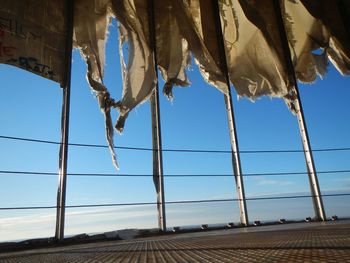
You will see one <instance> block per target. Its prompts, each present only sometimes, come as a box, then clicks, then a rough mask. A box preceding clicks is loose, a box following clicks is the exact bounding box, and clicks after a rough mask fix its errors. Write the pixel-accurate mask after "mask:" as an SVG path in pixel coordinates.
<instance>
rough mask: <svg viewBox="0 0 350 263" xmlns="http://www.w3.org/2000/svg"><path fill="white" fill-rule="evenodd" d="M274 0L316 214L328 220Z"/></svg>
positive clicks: (278, 9)
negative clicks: (292, 86) (292, 85)
mask: <svg viewBox="0 0 350 263" xmlns="http://www.w3.org/2000/svg"><path fill="white" fill-rule="evenodd" d="M273 1H274V8H275V12H276V15H277V21H278V27H279V33H280V37H281V42H282V47H283V50H284V55H285V61H286V64H287V69H288V72H289V73H290V74H291V75H292V83H293V84H294V90H293V94H291V95H292V96H291V97H292V99H293V106H294V108H295V113H296V115H297V119H298V124H299V130H300V134H301V140H302V143H303V148H304V155H305V161H306V167H307V171H308V176H309V182H310V189H311V195H312V201H313V206H314V210H315V216H316V218H317V219H318V220H323V221H325V220H326V213H325V211H324V207H323V201H322V196H321V191H320V186H319V183H318V179H317V174H316V169H315V163H314V159H313V156H312V150H311V146H310V139H309V134H308V131H307V127H306V122H305V118H304V112H303V107H302V105H301V101H300V95H299V89H298V82H297V79H296V75H295V71H294V66H293V62H292V58H291V52H290V49H289V44H288V38H287V33H286V30H285V27H284V22H283V17H282V13H281V6H280V3H279V0H273Z"/></svg>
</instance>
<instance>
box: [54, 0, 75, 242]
mask: <svg viewBox="0 0 350 263" xmlns="http://www.w3.org/2000/svg"><path fill="white" fill-rule="evenodd" d="M65 5H66V15H67V40H66V53H65V62H66V65H65V66H66V75H65V79H64V84H62V88H63V102H62V115H61V135H62V137H61V146H60V152H59V177H58V191H57V212H56V232H55V238H56V240H57V241H62V240H63V238H64V219H65V206H66V182H67V161H68V135H69V107H70V89H71V66H72V41H73V13H74V1H73V0H67V1H66V3H65Z"/></svg>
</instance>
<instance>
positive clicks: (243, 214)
mask: <svg viewBox="0 0 350 263" xmlns="http://www.w3.org/2000/svg"><path fill="white" fill-rule="evenodd" d="M212 3H213V10H214V15H215V28H216V33H217V41H218V47H219V54H220V64H221V68H222V70H223V73H224V74H225V79H226V85H227V94H225V95H224V99H225V105H226V112H227V119H228V125H229V130H230V139H231V151H232V166H233V172H234V176H235V181H236V190H237V195H238V200H239V210H240V220H241V224H242V225H245V226H247V225H249V219H248V212H247V203H246V198H245V191H244V183H243V175H242V168H241V160H240V153H239V148H238V140H237V131H236V124H235V118H234V111H233V102H232V95H231V85H230V79H229V73H228V67H227V60H226V53H225V44H224V38H223V34H222V26H221V19H220V11H219V3H218V1H217V0H212Z"/></svg>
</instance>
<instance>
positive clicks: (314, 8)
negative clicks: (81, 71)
mask: <svg viewBox="0 0 350 263" xmlns="http://www.w3.org/2000/svg"><path fill="white" fill-rule="evenodd" d="M213 3H215V1H209V0H162V1H154V5H155V6H154V14H155V17H154V20H155V28H154V32H155V39H156V43H155V44H156V54H155V53H154V50H152V48H151V43H150V40H151V36H150V25H149V21H150V19H149V12H148V5H147V4H148V1H146V0H76V1H75V10H74V12H75V17H74V47H76V48H78V49H79V50H80V52H81V54H82V56H83V57H84V59H85V60H86V64H87V80H88V83H89V85H90V86H91V88H92V90H93V91H94V93H95V94H96V97H97V99H98V103H99V106H100V108H101V110H102V112H103V114H104V116H105V127H106V138H107V142H108V145H109V148H110V151H111V153H112V160H113V164H114V165H115V166H116V167H117V166H118V165H117V161H116V155H115V152H114V144H113V124H112V118H111V110H112V109H113V108H117V109H118V110H119V117H118V119H117V123H116V125H115V128H116V130H117V131H118V132H122V131H123V129H124V125H125V121H126V118H127V116H128V114H129V112H130V111H131V110H132V109H133V108H135V107H136V106H137V105H139V104H141V103H143V102H145V101H146V100H148V99H149V98H150V96H151V95H152V93H153V91H154V89H155V87H156V83H157V74H156V70H155V69H156V68H157V67H158V68H159V70H160V72H161V75H162V77H163V79H164V81H165V84H164V87H163V93H164V94H165V96H167V97H168V98H169V99H172V98H173V87H174V86H182V87H186V86H189V85H190V80H189V78H188V76H187V73H186V70H187V68H188V66H189V65H190V61H191V60H192V58H193V59H194V60H195V61H196V63H197V65H198V67H199V71H200V73H201V74H202V76H203V78H204V80H205V81H206V82H207V83H209V84H210V85H212V86H214V87H216V88H217V89H218V90H220V91H221V92H223V93H224V94H226V93H227V92H228V88H229V87H228V86H227V82H226V77H225V76H226V72H223V70H224V68H225V67H223V63H225V61H220V60H221V58H220V54H219V50H220V49H219V47H218V44H219V42H218V39H217V37H218V34H217V31H216V30H217V28H216V26H215V19H216V16H217V14H216V13H214V10H213V8H212V4H213ZM275 3H279V8H281V12H280V13H281V14H282V19H283V26H284V28H285V30H286V33H287V38H288V42H289V47H290V50H291V58H292V63H293V65H294V69H295V73H296V78H297V79H298V80H299V81H301V82H305V83H310V82H314V81H315V80H316V78H317V76H320V77H323V76H324V75H325V74H326V73H327V67H328V63H329V61H331V62H332V63H333V64H334V66H335V67H336V68H337V69H338V71H339V72H340V73H341V74H343V75H350V19H349V16H350V2H349V1H345V0H338V1H334V0H318V1H314V0H279V1H277V2H276V1H275V0H264V1H260V0H219V1H218V4H219V15H220V20H221V25H222V30H223V32H222V34H223V38H224V39H223V41H224V48H225V54H226V63H227V68H228V72H227V73H228V74H229V80H230V82H231V83H232V84H233V86H234V88H235V89H236V91H237V94H238V95H239V96H242V97H247V98H249V99H251V100H255V99H256V98H258V97H260V96H264V95H267V96H273V97H280V98H283V99H284V100H285V101H286V103H287V105H289V107H290V109H291V110H292V111H295V108H294V106H293V101H294V100H295V87H294V83H293V82H294V79H293V76H292V72H289V70H288V66H287V65H288V64H287V61H285V59H286V56H285V55H286V54H285V53H284V52H285V50H283V45H282V41H283V40H282V39H281V35H280V27H279V24H278V23H279V22H278V21H280V19H281V18H280V17H277V12H276V9H275V8H276V5H274V4H275ZM65 17H66V14H65V7H64V1H63V0H52V1H48V0H42V1H39V0H27V1H20V0H3V1H2V2H1V6H0V63H6V64H10V65H14V66H17V67H20V68H23V69H25V70H28V71H31V72H33V73H36V74H38V75H40V76H43V77H45V78H49V79H52V80H54V81H57V82H59V83H61V84H62V83H63V81H64V76H65V69H64V64H65V61H64V60H65V55H64V54H65V39H66V37H67V28H66V27H67V25H66V19H65ZM112 17H115V18H116V19H117V20H118V30H119V36H120V38H119V41H120V42H119V52H120V61H121V69H122V80H123V91H122V96H121V97H120V98H118V99H113V98H111V96H110V93H109V91H108V89H107V87H106V86H105V85H104V84H103V76H104V65H105V44H106V40H107V33H108V28H109V24H110V22H111V18H112ZM155 55H157V56H155ZM155 58H157V61H155Z"/></svg>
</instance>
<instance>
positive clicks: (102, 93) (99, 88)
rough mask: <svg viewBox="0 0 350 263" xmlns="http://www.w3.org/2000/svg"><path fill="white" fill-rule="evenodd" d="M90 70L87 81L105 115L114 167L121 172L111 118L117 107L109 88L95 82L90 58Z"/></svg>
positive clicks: (88, 62) (88, 64) (87, 61)
mask: <svg viewBox="0 0 350 263" xmlns="http://www.w3.org/2000/svg"><path fill="white" fill-rule="evenodd" d="M86 63H87V66H88V70H87V74H86V76H87V80H88V82H89V84H90V87H91V88H92V90H93V91H94V92H95V94H96V96H97V99H98V103H99V107H100V109H101V111H102V113H103V114H104V118H105V131H106V132H105V133H106V140H107V144H108V148H109V151H110V153H111V157H112V163H113V166H114V167H115V168H116V169H117V170H119V165H118V162H117V155H116V153H115V149H114V141H113V136H114V130H113V122H112V117H111V112H110V111H111V108H112V107H115V105H116V103H115V101H114V100H113V99H112V98H111V97H110V94H109V92H108V90H107V88H106V87H105V86H104V85H103V84H102V83H101V82H99V81H97V80H95V79H94V78H93V77H92V67H91V61H90V59H89V58H88V59H87V60H86Z"/></svg>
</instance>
